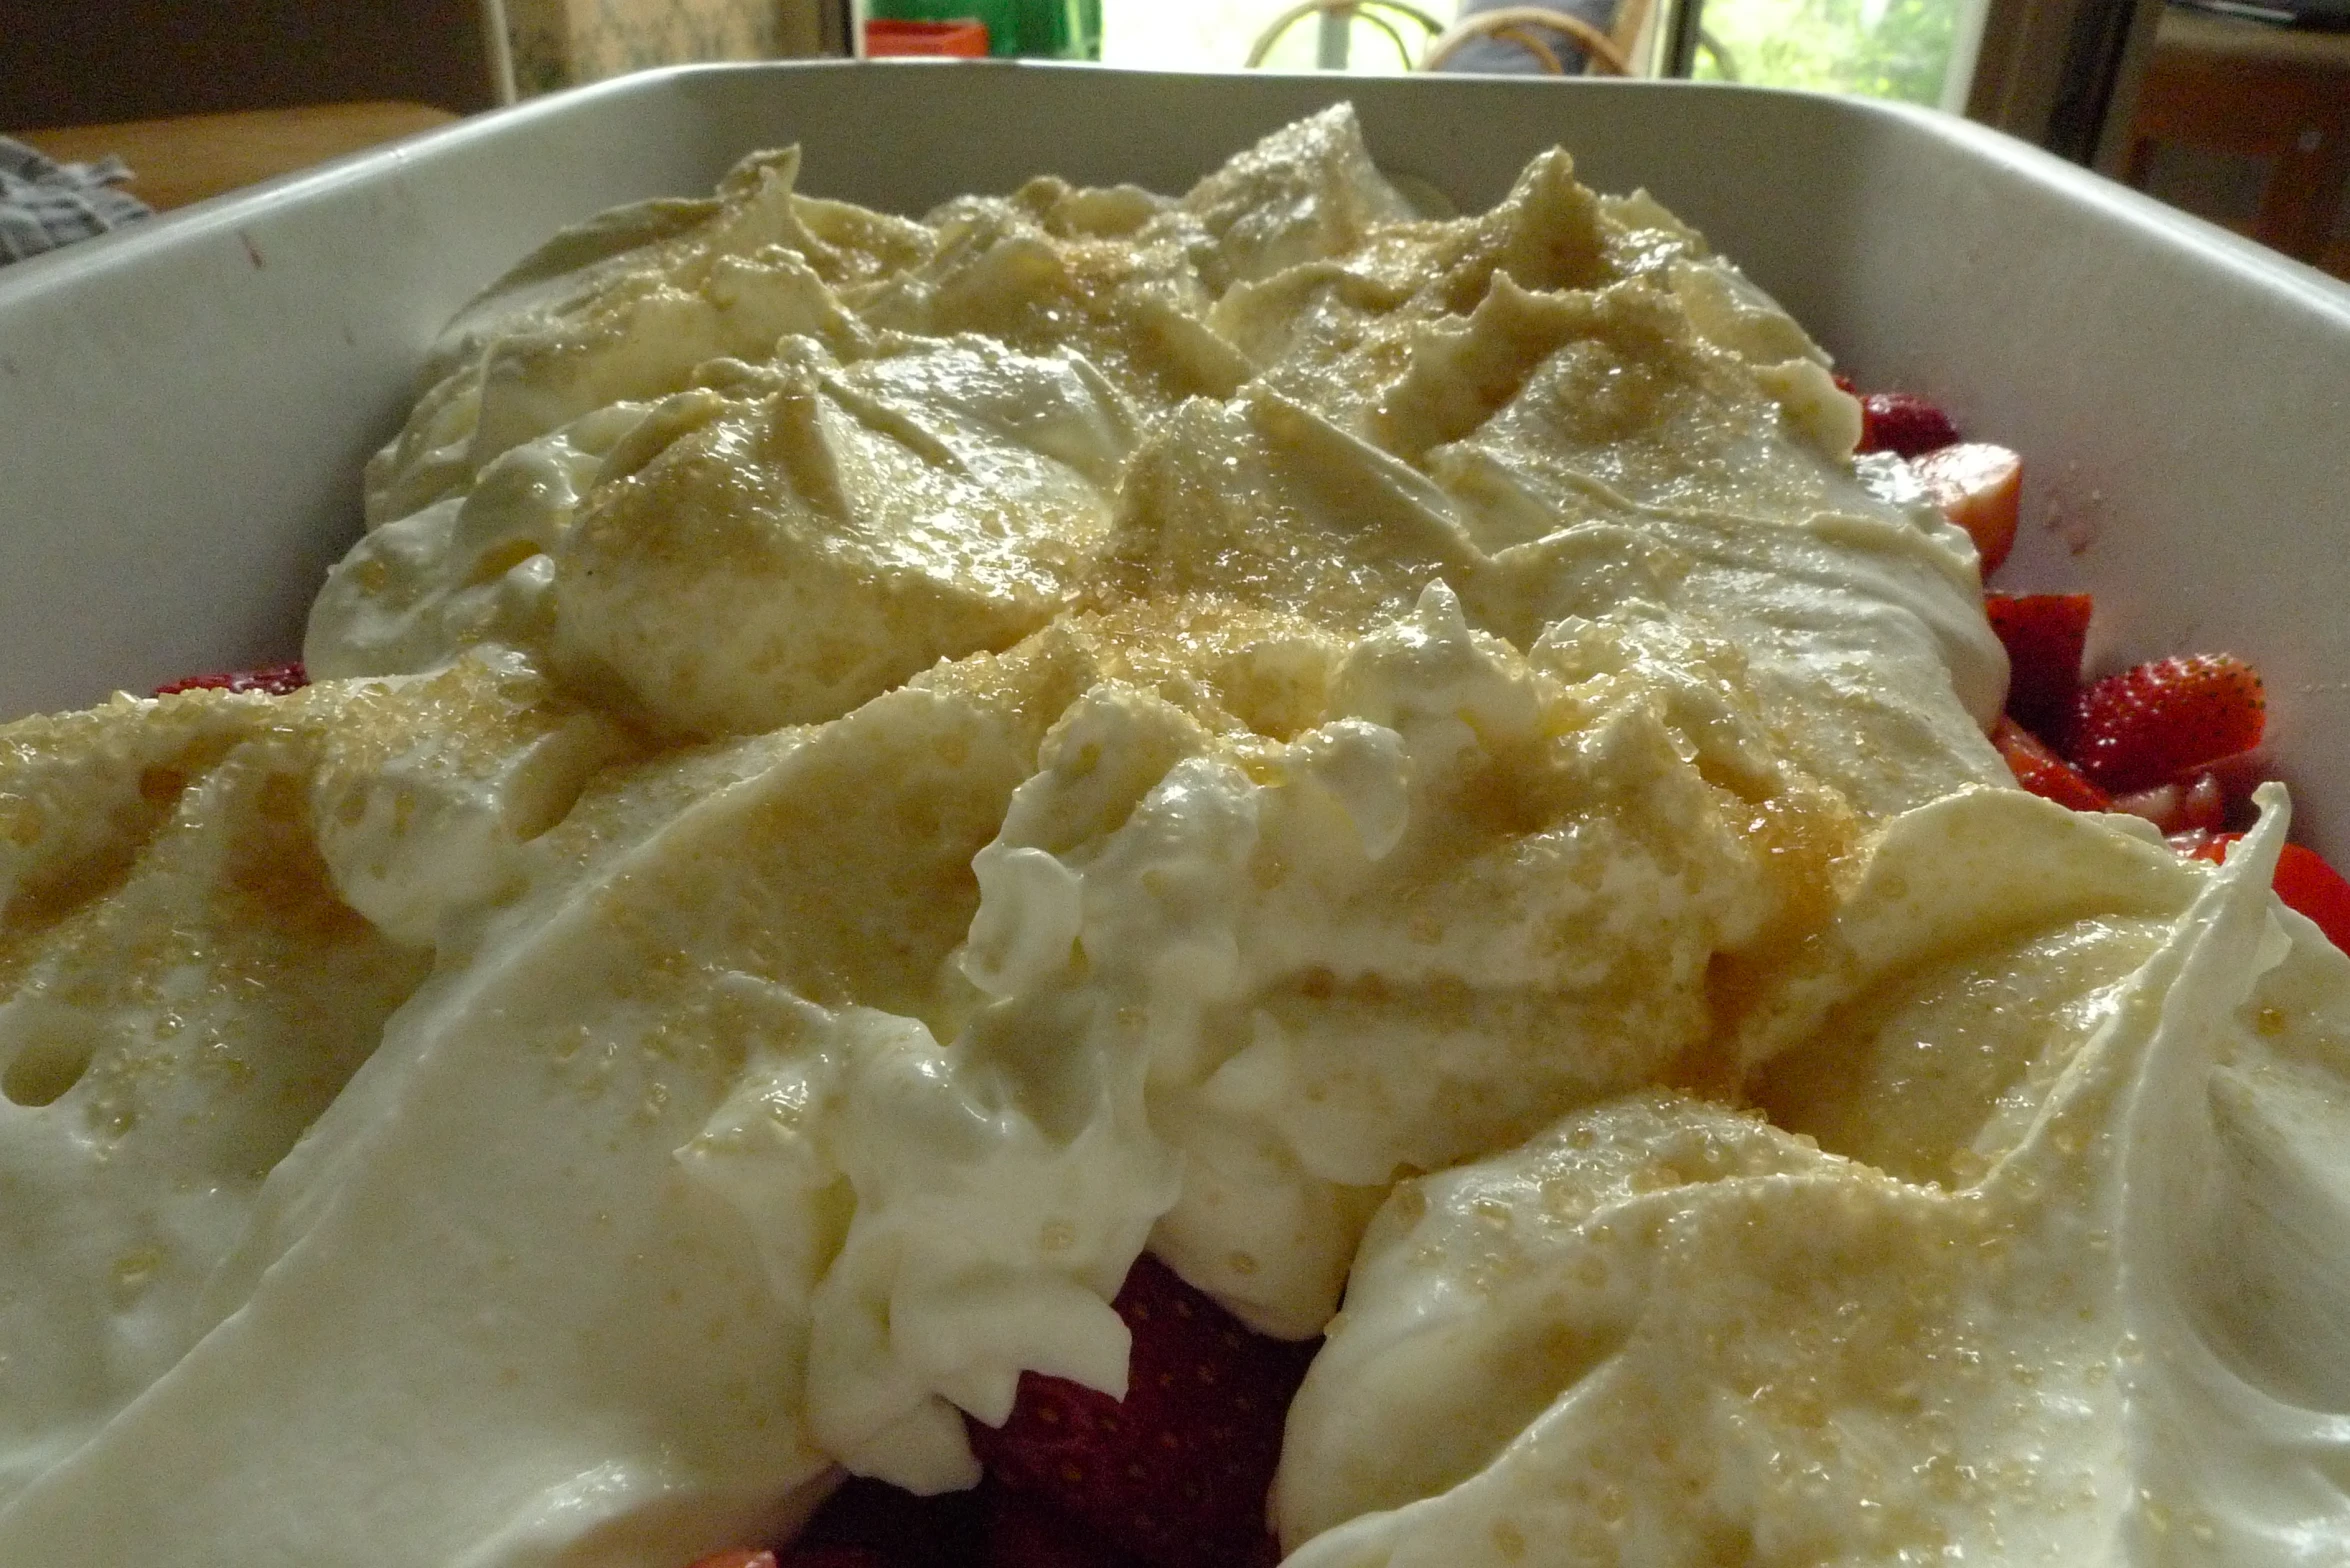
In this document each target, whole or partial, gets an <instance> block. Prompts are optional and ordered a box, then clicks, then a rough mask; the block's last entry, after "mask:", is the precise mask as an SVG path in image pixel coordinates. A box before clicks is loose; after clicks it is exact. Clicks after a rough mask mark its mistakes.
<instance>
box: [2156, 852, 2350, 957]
mask: <svg viewBox="0 0 2350 1568" xmlns="http://www.w3.org/2000/svg"><path fill="white" fill-rule="evenodd" d="M2243 836H2244V835H2243V834H2241V833H2214V834H2210V835H2207V836H2198V837H2196V838H2193V839H2190V840H2189V841H2188V842H2187V843H2186V844H2184V845H2182V846H2181V847H2183V848H2186V849H2187V850H2188V853H2189V854H2191V855H2192V856H2193V857H2194V858H2195V859H2197V860H2209V861H2214V862H2217V861H2221V860H2224V859H2226V858H2227V852H2228V847H2229V846H2230V845H2232V844H2234V843H2236V842H2237V841H2238V840H2240V839H2242V838H2243ZM2269 885H2270V886H2272V887H2274V888H2275V889H2276V894H2277V897H2278V898H2280V899H2282V900H2283V901H2284V905H2285V907H2286V908H2287V909H2290V910H2293V911H2295V912H2296V913H2298V914H2302V915H2306V916H2308V917H2309V919H2310V920H2311V921H2312V922H2314V923H2315V924H2316V926H2317V928H2318V929H2319V930H2320V931H2323V932H2324V933H2325V936H2326V940H2327V941H2329V942H2331V943H2333V944H2334V946H2336V947H2338V948H2340V949H2341V950H2342V951H2343V952H2346V953H2350V882H2346V881H2344V880H2343V879H2342V874H2341V873H2340V872H2339V871H2336V870H2335V869H2334V868H2333V867H2332V866H2331V865H2330V864H2328V863H2327V861H2326V858H2325V857H2324V856H2323V855H2320V854H2319V853H2318V852H2317V851H2316V850H2314V849H2307V848H2304V847H2303V846H2301V845H2299V844H2287V845H2286V846H2285V848H2284V851H2283V853H2281V854H2279V855H2278V856H2277V871H2276V876H2275V877H2274V878H2273V879H2272V880H2271V882H2270V884H2269Z"/></svg>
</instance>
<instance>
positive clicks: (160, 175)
mask: <svg viewBox="0 0 2350 1568" xmlns="http://www.w3.org/2000/svg"><path fill="white" fill-rule="evenodd" d="M5 10H6V15H5V17H0V132H7V133H9V134H11V135H13V136H15V137H16V138H18V139H20V140H21V141H22V142H24V143H25V144H28V145H29V146H30V147H32V148H34V149H36V150H37V151H38V152H39V153H41V154H45V155H47V157H48V158H50V159H53V160H55V161H56V162H58V163H61V164H66V165H73V166H76V167H79V168H80V171H81V174H80V177H81V178H83V180H84V183H85V187H86V188H88V187H91V185H92V182H99V183H103V184H105V185H107V186H108V187H109V188H111V189H112V190H115V191H118V192H123V193H127V194H128V195H130V196H132V197H135V198H138V199H140V200H141V201H144V202H145V203H147V204H148V205H150V206H153V207H169V206H175V205H180V204H182V203H184V202H186V201H190V200H196V199H201V198H202V197H204V196H207V195H211V194H215V193H217V192H219V191H222V190H227V189H233V188H235V187H236V186H238V185H241V184H245V183H249V182H250V181H252V180H255V179H260V178H266V177H269V176H270V175H273V174H277V173H282V172H285V171H287V170H289V169H292V168H298V167H302V166H304V165H305V164H307V163H312V162H316V161H319V160H320V159H323V158H326V157H332V156H337V155H339V154H341V153H344V152H349V151H352V150H356V149H357V148H359V147H364V146H369V145H375V144H378V143H380V142H383V141H386V140H390V139H392V138H395V137H398V136H401V135H407V134H412V133H413V132H415V131H417V130H419V129H423V128H426V127H429V126H431V125H434V124H438V123H442V122H444V121H446V120H448V119H450V118H453V117H456V116H459V115H463V114H470V113H475V112H478V111H480V110H483V109H487V108H490V107H493V106H495V105H497V104H500V103H506V102H512V101H514V100H516V99H518V98H524V97H529V96H532V95H534V94H538V93H543V92H549V91H554V90H558V89H561V88H564V87H568V86H573V85H576V84H580V83H584V82H589V81H595V80H598V79H601V78H604V77H609V76H613V75H617V74H620V73H623V72H627V71H633V70H641V69H645V68H648V67H653V66H660V65H669V64H677V63H684V62H690V61H704V60H745V59H776V58H798V57H808V56H822V55H847V54H853V53H872V54H877V55H878V54H905V53H920V54H947V55H957V54H961V55H974V54H990V53H992V54H997V55H1006V54H1017V55H1027V56H1043V57H1054V58H1062V59H1082V60H1097V61H1100V62H1102V63H1104V64H1106V65H1111V66H1136V67H1146V68H1151V69H1159V70H1208V71H1214V70H1239V69H1249V68H1256V69H1268V70H1284V71H1304V70H1334V71H1349V72H1366V73H1393V72H1401V71H1407V70H1422V69H1439V70H1470V71H1508V72H1521V73H1531V74H1557V75H1571V74H1581V73H1586V72H1597V73H1624V74H1634V75H1662V76H1693V77H1698V78H1710V79H1724V80H1734V81H1740V82H1749V83H1758V84H1763V85H1768V86H1779V87H1797V88H1806V89H1812V90H1819V91H1827V92H1838V93H1855V94H1861V95H1865V96H1869V97H1876V98H1888V99H1899V100H1903V101H1906V102H1910V103H1916V104H1924V105H1929V106H1933V107H1938V108H1940V109H1943V110H1946V111H1949V112H1952V113H1962V114H1966V115H1969V116H1971V117H1973V118H1975V119H1978V120H1981V121H1984V122H1986V123H1988V124H1991V125H1995V126H1998V127H1999V128H2001V129H2003V130H2006V131H2008V132H2010V133H2012V134H2014V135H2017V136H2019V137H2022V138H2023V139H2025V140H2027V141H2031V142H2034V143H2036V144H2038V145H2041V146H2044V147H2047V148H2049V149H2051V150H2052V151H2055V152H2057V153H2059V154H2061V155H2062V156H2065V157H2068V158H2072V159H2074V160H2076V161H2079V162H2082V163H2086V164H2091V165H2094V166H2096V167H2098V168H2100V169H2103V170H2104V171H2105V172H2107V173H2108V174H2111V175H2113V176H2114V177H2115V178H2117V179H2122V180H2125V181H2127V182H2129V183H2130V184H2133V185H2136V186H2138V187H2140V188H2141V189H2145V190H2148V191H2151V192H2152V193H2153V194H2155V195H2157V196H2159V197H2161V198H2162V199H2164V200H2167V201H2171V202H2173V203H2175V204H2177V205H2179V206H2182V207H2184V208H2186V209H2188V210H2190V211H2193V212H2196V213H2198V214H2200V215H2202V216H2204V217H2207V218H2210V219H2212V220H2213V221H2216V222H2219V223H2222V224H2224V225H2226V226H2228V227H2230V228H2233V229H2235V230H2237V231H2238V232H2240V233H2244V234H2247V235H2250V236H2252V237H2253V238H2255V239H2258V240H2260V241H2262V242H2263V243H2266V244H2269V245H2271V246H2274V247H2275V248H2276V249H2278V250H2280V251H2282V252H2284V253H2285V254H2287V255H2290V256H2293V257H2295V258H2296V259H2298V260H2301V261H2304V262H2308V263H2310V264H2312V265H2314V266H2318V267H2322V268H2325V269H2327V270H2329V271H2332V272H2334V273H2336V274H2337V275H2339V276H2343V277H2345V278H2350V212H2346V210H2345V208H2346V205H2350V204H2346V203H2345V201H2344V187H2345V184H2346V182H2350V30H2346V29H2350V0H2192V3H2186V0H2168V3H2166V0H1557V3H1555V4H1552V5H1547V6H1525V5H1510V4H1502V3H1499V0H1465V3H1464V0H1413V3H1403V0H1303V3H1300V0H111V3H109V4H106V5H102V6H92V5H89V4H87V3H83V0H70V3H69V0H6V6H5ZM108 156H118V157H119V158H120V159H121V160H122V164H121V166H120V167H119V168H118V167H116V166H115V165H112V164H106V163H103V162H102V160H103V159H105V158H107V157H108Z"/></svg>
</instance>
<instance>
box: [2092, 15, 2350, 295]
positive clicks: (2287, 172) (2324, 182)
mask: <svg viewBox="0 0 2350 1568" xmlns="http://www.w3.org/2000/svg"><path fill="white" fill-rule="evenodd" d="M2155 37H2156V41H2155V46H2154V61H2153V64H2152V65H2151V66H2150V67H2149V68H2148V70H2147V73H2146V81H2145V85H2144V87H2143V88H2141V89H2140V92H2139V98H2138V111H2137V115H2136V117H2135V118H2134V119H2133V120H2132V121H2131V123H2130V144H2129V155H2128V163H2127V171H2128V172H2127V176H2126V177H2127V178H2128V180H2129V182H2130V183H2131V184H2132V185H2136V186H2141V187H2143V186H2144V185H2145V184H2146V181H2147V178H2148V176H2149V175H2150V174H2151V172H2152V170H2153V166H2154V154H2155V149H2156V148H2157V147H2158V146H2159V145H2160V144H2161V143H2163V142H2182V143H2186V144H2188V145H2190V146H2196V147H2204V148H2209V149H2211V150H2213V151H2216V152H2222V153H2233V154H2236V155H2239V156H2243V157H2250V158H2256V159H2259V160H2261V161H2262V162H2264V163H2266V164H2267V165H2268V166H2269V174H2268V180H2267V183H2266V185H2265V186H2264V187H2263V189H2262V191H2261V199H2260V212H2259V215H2258V217H2257V218H2256V219H2255V220H2254V221H2253V225H2252V229H2251V233H2252V237H2253V238H2254V239H2257V240H2259V241H2260V242H2262V243H2263V244H2266V245H2273V246H2275V247H2276V248H2277V249H2278V250H2281V251H2283V252H2284V253H2285V254H2286V255H2288V256H2293V257H2296V258H2298V259H2300V260H2302V261H2307V262H2313V263H2322V262H2324V261H2326V260H2328V259H2329V258H2328V256H2327V254H2326V252H2327V242H2328V241H2329V239H2330V238H2331V237H2332V235H2333V232H2334V226H2335V223H2336V221H2337V219H2338V218H2339V217H2340V215H2341V211H2342V200H2343V187H2344V185H2345V183H2346V182H2350V33H2320V32H2310V31H2306V30H2302V29H2295V28H2282V27H2271V26H2268V25H2266V24H2265V23H2261V22H2253V21H2239V20H2237V19H2235V18H2233V17H2224V16H2213V15H2210V14H2208V13H2204V12H2198V11H2190V10H2185V9H2183V8H2181V7H2178V6H2173V7H2171V8H2170V9H2169V10H2167V11H2166V12H2164V14H2163V17H2162V23H2161V28H2160V31H2159V32H2157V34H2156V35H2155Z"/></svg>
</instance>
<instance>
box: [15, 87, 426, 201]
mask: <svg viewBox="0 0 2350 1568" xmlns="http://www.w3.org/2000/svg"><path fill="white" fill-rule="evenodd" d="M456 118H457V116H456V115H454V114H451V113H450V112H449V111H448V110H446V109H435V108H431V107H428V106H427V105H424V104H420V103H330V104H313V105H309V106H306V107H303V108H298V109H256V110H249V111H246V112H243V113H238V114H193V115H185V116H182V117H179V118H176V119H169V120H125V121H121V122H119V123H117V124H113V125H75V126H65V127H57V128H52V129H49V130H38V131H16V132H12V133H11V134H12V135H14V136H15V137H16V138H17V139H18V140H19V141H23V142H29V143H30V144H32V145H33V146H35V147H37V148H39V149H40V150H41V151H42V152H45V153H47V154H48V155H49V156H50V157H52V158H55V159H57V160H58V161H59V162H61V163H82V162H95V161H96V160H97V159H100V158H103V157H105V156H106V155H107V154H108V153H114V154H117V155H119V156H120V157H121V159H122V161H123V162H124V163H127V164H129V165H130V168H131V173H132V175H133V176H134V178H133V179H132V180H131V181H130V182H129V183H128V184H126V185H124V186H123V187H122V189H124V190H126V191H128V192H129V193H130V194H131V195H133V196H136V197H138V198H139V200H141V201H143V202H145V203H146V204H147V205H148V206H150V207H154V208H156V209H158V210H162V209H166V208H171V207H184V206H186V205H187V204H188V203H189V202H192V201H202V200H203V199H204V198H205V197H207V196H218V195H219V194H221V193H222V192H223V191H232V190H235V189H237V188H238V187H240V186H244V185H252V184H256V183H258V182H259V181H262V180H266V179H270V178H273V177H275V176H277V175H280V174H290V173H292V172H293V171H294V170H296V169H306V168H308V167H310V166H311V165H312V164H316V163H324V162H326V161H327V160H328V159H330V158H339V157H342V156H343V155H344V154H345V153H353V152H358V151H360V150H362V149H364V148H368V147H375V146H379V145H381V144H382V143H385V142H391V141H398V140H399V139H400V138H402V137H404V136H413V135H415V134H416V133H417V132H418V131H428V130H431V129H432V128H433V127H434V126H436V125H446V124H448V123H449V122H450V121H451V120H454V119H456Z"/></svg>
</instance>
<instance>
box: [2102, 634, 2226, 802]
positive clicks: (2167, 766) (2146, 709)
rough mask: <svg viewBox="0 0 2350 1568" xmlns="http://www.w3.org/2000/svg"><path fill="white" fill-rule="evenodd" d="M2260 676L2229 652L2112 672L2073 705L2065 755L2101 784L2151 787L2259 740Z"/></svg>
mask: <svg viewBox="0 0 2350 1568" xmlns="http://www.w3.org/2000/svg"><path fill="white" fill-rule="evenodd" d="M2266 715H2267V698H2266V696H2265V694H2264V693H2263V692H2262V690H2261V685H2260V677H2259V676H2258V675H2257V674H2255V673H2253V670H2252V667H2251V666H2250V665H2248V664H2246V663H2245V662H2244V661H2243V660H2241V659H2238V658H2234V657H2232V656H2230V655H2228V654H2195V655H2191V656H2188V657H2184V658H2171V659H2157V660H2155V661H2154V662H2153V663H2151V664H2141V665H2138V666H2136V667H2134V668H2132V669H2127V670H2124V671H2122V673H2121V674H2119V675H2109V676H2107V677H2106V678H2105V679H2104V680H2101V681H2099V682H2097V683H2096V684H2095V685H2093V686H2090V687H2089V688H2087V689H2086V690H2084V691H2083V692H2082V693H2081V694H2080V696H2079V698H2078V699H2077V700H2075V702H2074V703H2073V717H2072V723H2071V725H2070V727H2069V729H2068V732H2067V735H2066V740H2065V757H2066V759H2067V760H2068V761H2070V762H2071V763H2072V764H2073V765H2074V766H2075V767H2077V768H2079V769H2080V770H2081V771H2082V772H2083V773H2086V774H2087V775H2088V776H2089V777H2090V779H2091V780H2092V781H2094V782H2095V783H2096V784H2097V785H2098V786H2099V787H2100V788H2102V789H2105V790H2109V791H2112V792H2114V793H2117V794H2126V793H2129V792H2131V791H2133V790H2142V789H2151V788H2153V787H2155V786H2156V785H2159V784H2167V783H2169V782H2170V781H2171V780H2173V779H2176V778H2179V777H2181V776H2183V775H2185V774H2188V773H2192V772H2193V771H2194V770H2196V769H2198V768H2201V767H2205V766H2208V765H2210V764H2212V763H2215V762H2218V761H2219V760H2220V759H2222V758H2225V757H2231V756H2233V755H2234V754H2236V753H2237V752H2242V751H2250V750H2251V749H2252V748H2253V747H2255V746H2257V745H2259V744H2260V734H2261V730H2262V728H2263V726H2264V725H2265V723H2266Z"/></svg>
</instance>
